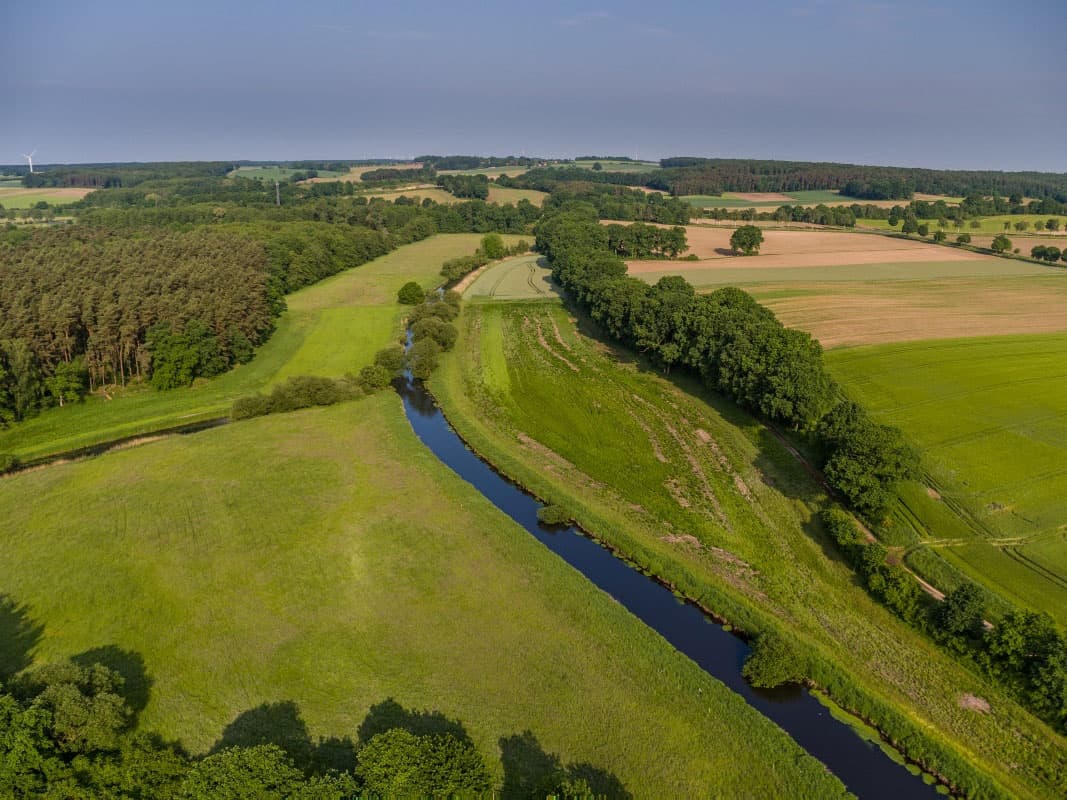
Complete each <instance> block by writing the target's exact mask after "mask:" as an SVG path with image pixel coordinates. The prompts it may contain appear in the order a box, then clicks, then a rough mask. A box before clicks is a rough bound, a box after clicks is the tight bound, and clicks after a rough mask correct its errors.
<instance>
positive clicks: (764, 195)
mask: <svg viewBox="0 0 1067 800" xmlns="http://www.w3.org/2000/svg"><path fill="white" fill-rule="evenodd" d="M681 199H682V200H685V201H687V202H689V203H690V204H691V205H693V206H695V207H696V208H760V209H763V210H766V209H768V208H778V207H780V206H784V205H790V206H815V205H819V204H820V203H821V204H823V205H827V206H842V205H849V206H850V205H853V204H855V203H858V204H859V205H872V206H879V207H881V208H892V207H893V206H903V205H907V203H908V201H907V200H861V199H859V198H856V197H849V196H848V195H843V194H841V193H840V192H838V191H837V190H836V189H816V190H811V191H797V192H723V193H722V194H721V195H713V194H690V195H683V196H682V198H681ZM915 199H916V200H927V201H930V202H933V201H935V200H944V201H945V202H946V203H949V204H958V203H959V202H960V200H962V198H960V197H944V196H941V195H931V194H925V195H920V194H916V195H915ZM874 221H875V222H877V220H874Z"/></svg>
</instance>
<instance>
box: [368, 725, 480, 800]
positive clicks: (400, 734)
mask: <svg viewBox="0 0 1067 800" xmlns="http://www.w3.org/2000/svg"><path fill="white" fill-rule="evenodd" d="M356 774H357V775H358V776H359V777H360V779H361V780H362V782H363V786H364V790H365V791H366V792H367V793H368V794H369V795H371V796H375V797H455V796H459V797H467V796H478V795H481V794H484V793H486V792H488V790H489V789H490V788H491V786H492V780H491V778H490V776H489V770H488V768H487V767H486V764H485V761H484V760H483V759H482V757H481V755H480V754H479V753H478V751H477V750H475V749H474V746H473V745H472V744H471V743H470V742H469V741H465V740H463V739H460V738H457V737H455V736H453V735H452V734H449V733H439V734H430V735H422V736H420V735H416V734H414V733H412V732H411V731H409V730H406V729H404V728H393V729H391V730H388V731H386V732H384V733H379V734H377V735H376V736H373V737H371V739H370V741H368V742H367V743H366V744H365V745H364V746H363V747H362V748H361V749H360V751H359V756H358V765H357V767H356Z"/></svg>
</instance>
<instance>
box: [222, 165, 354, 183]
mask: <svg viewBox="0 0 1067 800" xmlns="http://www.w3.org/2000/svg"><path fill="white" fill-rule="evenodd" d="M306 171H307V170H305V169H290V168H289V167H276V166H271V167H238V168H237V169H235V170H233V171H232V172H231V173H230V175H231V176H235V177H239V178H257V179H260V180H265V181H286V180H289V178H290V177H291V176H292V174H293V173H294V172H306ZM316 171H317V172H318V173H319V178H320V179H325V180H337V179H338V178H340V177H341V176H342V175H344V174H345V173H343V172H335V171H331V170H328V169H320V170H316Z"/></svg>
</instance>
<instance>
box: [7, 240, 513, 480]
mask: <svg viewBox="0 0 1067 800" xmlns="http://www.w3.org/2000/svg"><path fill="white" fill-rule="evenodd" d="M520 238H521V237H519V236H505V237H504V239H505V242H506V243H507V244H508V245H512V244H515V243H516V242H517V241H518V240H519V239H520ZM480 240H481V237H480V236H479V235H477V234H442V235H438V236H435V237H433V238H431V239H426V240H424V241H421V242H416V243H415V244H411V245H407V246H405V247H401V248H400V249H398V250H396V251H394V252H392V253H390V254H388V255H386V256H383V257H382V258H379V259H377V260H375V261H371V262H368V263H367V264H364V265H362V266H360V267H356V268H355V269H351V270H348V271H347V272H343V273H341V274H340V275H335V276H334V277H332V278H328V279H326V280H325V281H322V282H320V283H317V284H315V285H314V286H309V287H308V288H306V289H303V290H301V291H299V292H296V293H294V294H291V295H289V296H288V297H287V298H286V300H287V302H288V305H289V310H288V311H287V312H286V313H285V314H283V315H282V317H281V318H280V319H279V320H278V324H277V329H276V330H275V332H274V335H273V336H271V338H270V339H269V340H268V341H267V343H266V344H265V345H263V346H262V347H261V348H259V350H258V351H257V353H256V357H255V358H254V359H253V360H252V361H251V362H250V363H249V364H245V365H243V366H239V367H236V368H235V369H233V370H232V371H230V372H228V373H226V374H225V375H221V376H219V377H218V378H213V379H211V380H206V381H200V382H197V383H196V384H195V385H193V386H191V387H189V388H187V389H172V390H170V391H167V392H159V391H156V390H154V389H150V388H147V387H141V388H139V389H136V390H132V391H129V392H127V393H124V394H123V393H119V394H116V395H115V396H114V397H115V399H113V400H106V399H104V398H102V397H98V396H94V397H89V398H88V399H86V400H85V402H83V403H80V404H78V405H67V406H65V407H64V408H52V409H48V410H46V411H44V412H42V413H41V414H40V415H39V416H37V417H33V418H31V419H29V420H26V421H25V422H21V423H19V425H17V426H15V427H13V428H10V429H8V430H3V431H0V452H3V453H14V454H16V455H18V456H19V457H20V458H22V459H23V460H28V459H31V458H35V457H39V456H44V455H48V454H50V453H58V452H64V451H67V450H72V449H74V448H78V447H83V446H86V445H90V444H95V443H97V442H103V441H108V440H110V439H116V438H119V437H123V436H130V435H135V434H140V433H145V432H150V431H153V430H158V429H160V428H166V427H172V426H175V425H182V424H184V423H187V422H195V421H197V420H200V419H210V418H212V417H217V416H222V415H225V414H227V413H228V412H229V408H230V406H231V405H232V404H233V401H234V400H235V399H237V398H238V397H240V396H242V395H246V394H250V393H252V392H255V391H259V390H262V389H265V388H268V387H270V386H271V385H272V384H273V383H276V382H278V381H280V380H282V379H284V378H285V377H287V376H289V375H300V374H303V375H307V374H315V375H326V376H340V375H344V374H345V373H346V372H358V371H359V369H360V368H361V367H363V366H365V365H367V364H369V363H370V362H371V360H372V359H373V357H374V353H375V352H377V351H378V350H379V349H381V348H382V347H384V346H386V345H387V344H389V343H390V342H391V341H393V340H395V339H396V337H398V336H399V334H400V331H401V318H402V317H403V314H404V307H403V306H400V305H399V304H397V303H396V302H395V301H396V291H397V289H398V288H399V287H400V286H402V285H403V284H404V283H406V282H407V281H409V280H414V281H418V282H419V283H420V284H422V285H423V286H424V287H426V288H427V289H429V288H432V287H433V286H436V285H437V284H438V283H440V280H441V278H440V275H439V270H440V269H441V263H442V262H443V261H445V260H446V259H449V258H455V257H457V256H461V255H469V254H471V253H473V252H474V250H475V248H477V247H478V243H479V242H480Z"/></svg>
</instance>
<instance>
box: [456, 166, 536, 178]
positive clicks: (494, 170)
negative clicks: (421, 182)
mask: <svg viewBox="0 0 1067 800" xmlns="http://www.w3.org/2000/svg"><path fill="white" fill-rule="evenodd" d="M529 169H530V168H529V167H521V166H517V167H482V168H481V169H442V170H438V171H437V174H438V175H486V176H488V177H490V178H499V177H500V176H501V175H507V176H508V177H509V178H514V177H515V176H516V175H522V173H524V172H526V171H527V170H529Z"/></svg>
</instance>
